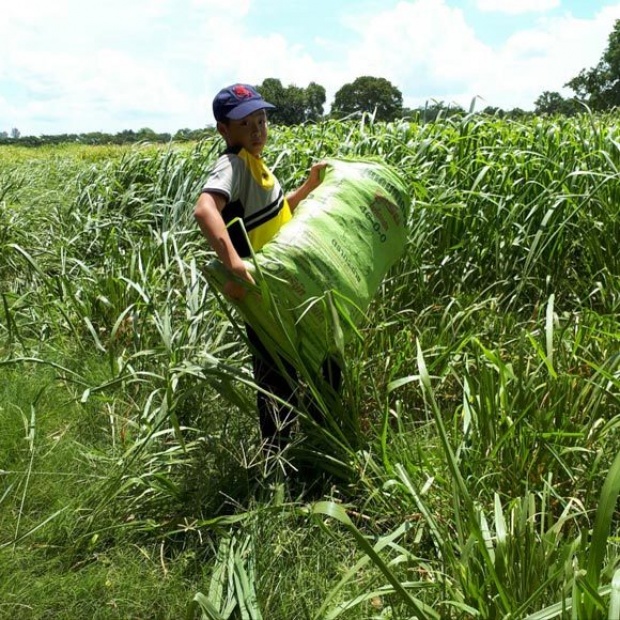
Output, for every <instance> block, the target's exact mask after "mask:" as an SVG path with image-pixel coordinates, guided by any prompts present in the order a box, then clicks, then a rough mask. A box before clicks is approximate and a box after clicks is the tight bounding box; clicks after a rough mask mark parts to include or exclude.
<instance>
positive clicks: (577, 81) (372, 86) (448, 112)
mask: <svg viewBox="0 0 620 620" xmlns="http://www.w3.org/2000/svg"><path fill="white" fill-rule="evenodd" d="M564 86H565V87H566V88H569V89H571V90H572V91H573V92H574V93H575V95H574V96H573V97H568V98H565V97H563V96H562V95H561V94H560V93H559V92H557V91H544V92H543V93H542V94H541V95H540V96H539V97H538V98H537V99H536V101H535V102H534V105H535V108H534V111H533V112H526V111H524V110H522V109H520V108H513V109H512V110H502V109H500V108H496V107H486V108H484V109H483V110H482V111H481V112H480V113H481V114H490V115H493V116H498V117H501V118H523V117H526V116H533V115H550V114H562V115H567V116H572V115H575V114H578V113H580V112H583V111H585V110H586V109H589V110H591V111H593V112H604V111H608V110H611V109H614V108H616V107H617V106H619V105H620V20H616V22H615V24H614V27H613V30H612V32H611V34H610V35H609V38H608V43H607V47H606V49H605V51H604V52H603V55H602V57H601V59H600V61H599V62H598V64H597V65H596V66H595V67H591V68H589V69H582V70H581V72H580V73H579V74H578V75H577V76H575V77H574V78H572V79H571V80H569V81H568V82H567V83H566V84H564ZM256 88H257V90H258V91H259V92H260V93H261V95H262V96H263V97H264V98H265V99H266V100H267V101H269V102H271V103H273V104H274V105H275V106H276V109H275V110H270V112H269V119H270V122H271V123H272V124H275V125H298V124H302V123H314V122H319V121H321V120H325V119H327V118H333V119H346V118H351V117H356V116H359V115H361V114H363V113H369V114H371V115H373V116H374V118H375V120H378V121H386V122H389V121H393V120H396V119H400V118H406V119H411V120H416V121H418V122H422V123H424V122H436V121H437V120H438V119H440V118H446V117H449V116H453V115H463V114H465V113H466V111H465V110H464V109H463V108H462V107H460V106H458V105H454V104H446V103H445V102H443V101H433V102H430V103H428V104H426V105H424V106H422V107H418V108H414V109H410V108H406V107H404V106H403V95H402V93H401V91H400V90H399V89H398V88H397V87H396V86H394V85H393V84H392V83H391V82H390V81H389V80H386V79H385V78H382V77H374V76H368V75H366V76H361V77H358V78H357V79H355V80H354V81H353V82H351V83H348V84H345V85H344V86H342V87H341V88H340V89H339V90H338V91H337V92H336V94H335V96H334V101H333V102H332V105H331V108H330V112H329V114H327V115H326V114H325V103H326V92H325V88H324V87H323V86H321V85H320V84H317V83H316V82H311V83H310V84H309V85H308V86H307V87H306V88H302V87H300V86H296V85H294V84H290V85H288V86H284V85H283V84H282V82H281V81H280V80H279V79H277V78H267V79H265V80H264V81H263V83H262V84H257V85H256ZM214 131H215V129H214V128H213V127H206V128H202V129H189V128H185V129H180V130H178V131H177V132H176V133H175V134H170V133H157V132H155V131H153V130H152V129H149V128H148V127H147V128H143V129H140V130H139V131H132V130H125V131H121V132H119V133H116V134H108V133H104V132H99V131H97V132H90V133H83V134H59V135H49V136H48V135H43V136H21V134H20V132H19V130H18V129H17V128H13V129H12V130H11V132H10V134H9V133H7V132H6V131H5V132H0V145H2V144H19V145H24V146H41V145H45V144H59V143H66V142H79V143H83V144H127V143H132V142H145V141H146V142H164V143H165V142H170V141H171V140H172V141H178V142H181V141H189V140H200V139H203V138H206V137H208V136H210V135H213V133H214Z"/></svg>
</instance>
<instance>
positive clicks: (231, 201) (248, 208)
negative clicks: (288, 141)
mask: <svg viewBox="0 0 620 620" xmlns="http://www.w3.org/2000/svg"><path fill="white" fill-rule="evenodd" d="M202 191H203V192H210V193H216V194H221V195H223V196H224V197H225V198H226V206H225V207H224V209H223V210H222V217H223V218H224V222H225V223H226V225H227V226H228V232H229V234H230V238H231V241H232V242H233V245H234V246H235V249H236V250H237V252H239V255H240V256H241V257H243V258H246V257H248V256H249V255H250V249H249V248H248V245H247V242H246V238H245V235H244V234H243V229H242V228H241V226H240V225H239V224H238V223H237V224H230V223H231V222H232V221H233V220H234V219H235V218H240V219H241V220H243V223H244V226H245V229H246V231H247V233H248V238H249V240H250V244H251V246H252V249H253V250H254V251H258V250H260V249H261V248H262V247H263V246H264V245H265V243H267V242H268V241H270V240H271V239H272V237H273V236H274V235H275V234H276V233H277V232H278V230H280V228H281V227H282V226H283V225H284V224H285V223H286V222H288V221H289V220H290V219H291V209H290V207H289V205H288V202H287V201H286V198H285V197H284V194H283V192H282V188H281V187H280V183H279V182H278V180H277V179H276V177H275V176H274V175H273V174H272V173H271V171H270V170H269V168H267V166H265V164H264V162H263V160H262V159H260V158H258V157H254V155H252V154H250V153H248V151H246V150H245V149H243V148H241V149H230V150H228V151H226V152H225V153H224V154H223V155H221V156H220V158H219V159H218V160H217V162H216V163H215V166H214V167H213V169H212V171H211V173H210V175H209V178H208V179H207V182H206V183H205V185H204V187H203V188H202Z"/></svg>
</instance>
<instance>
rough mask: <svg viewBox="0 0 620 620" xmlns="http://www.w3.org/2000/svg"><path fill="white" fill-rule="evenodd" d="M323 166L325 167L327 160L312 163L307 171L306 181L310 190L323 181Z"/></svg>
mask: <svg viewBox="0 0 620 620" xmlns="http://www.w3.org/2000/svg"><path fill="white" fill-rule="evenodd" d="M325 168H327V162H324V161H320V162H317V163H316V164H312V167H311V168H310V172H309V173H308V180H307V181H306V183H307V184H308V185H309V187H310V188H311V189H310V191H312V190H314V189H316V188H317V187H318V186H319V185H320V184H321V183H322V182H323V177H324V176H325V174H324V171H325Z"/></svg>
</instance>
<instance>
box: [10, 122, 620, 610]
mask: <svg viewBox="0 0 620 620" xmlns="http://www.w3.org/2000/svg"><path fill="white" fill-rule="evenodd" d="M617 127H618V118H617V117H616V116H589V115H583V116H580V117H576V118H571V119H565V118H548V119H540V118H539V119H532V120H527V121H524V122H515V121H505V120H504V121H502V120H499V119H494V118H490V117H484V116H480V115H470V116H466V117H464V118H459V119H457V118H450V119H446V120H445V121H443V122H439V123H433V124H424V125H418V124H415V123H409V122H405V121H402V122H396V123H391V124H383V123H375V122H373V120H372V119H371V118H370V117H364V118H363V119H362V120H361V121H357V122H347V123H337V122H327V123H324V124H319V125H315V126H307V127H296V128H273V129H272V132H271V138H270V144H269V147H268V151H267V152H266V154H265V156H266V159H267V160H268V163H269V165H270V166H272V167H273V169H274V171H275V172H276V174H277V175H278V177H279V179H280V181H281V183H282V185H283V186H284V187H285V188H293V187H294V186H296V185H297V184H298V183H299V182H300V181H301V180H302V179H303V178H304V177H305V175H306V173H307V170H308V169H309V167H310V165H311V163H312V161H314V160H316V159H320V158H323V157H360V156H361V157H366V156H373V157H380V158H382V159H383V160H385V161H386V162H388V163H390V164H392V165H394V166H396V167H397V168H398V169H399V171H400V173H401V175H402V177H403V179H404V180H405V182H406V184H407V187H408V188H409V189H410V195H411V199H412V201H413V209H412V215H411V221H410V222H409V237H408V243H407V251H406V253H405V256H404V257H403V259H402V260H401V261H400V262H399V263H398V265H397V266H396V267H395V268H393V269H392V271H391V272H390V274H389V276H388V278H387V279H386V280H385V282H384V284H383V285H382V287H381V289H380V291H379V292H378V294H377V296H376V298H375V300H374V302H373V305H372V307H371V310H370V312H369V316H368V321H367V322H366V323H365V324H364V325H363V326H362V327H361V332H362V334H363V336H364V338H363V340H361V341H355V342H352V343H350V344H349V345H348V349H347V365H346V368H345V381H344V389H343V410H344V411H346V414H347V417H348V418H349V419H350V420H352V421H353V422H354V424H352V425H350V426H348V427H347V428H348V429H349V430H348V434H347V435H346V437H345V438H344V439H343V437H344V435H343V437H341V436H340V435H337V434H336V433H335V432H334V429H331V430H328V429H321V428H318V427H316V426H313V425H311V424H305V423H304V420H305V418H304V415H303V411H302V412H301V420H302V426H303V427H304V429H305V432H304V433H300V434H299V440H298V445H296V446H293V449H294V450H297V454H299V455H306V458H307V466H306V468H305V470H304V476H303V477H301V476H299V475H297V476H296V475H291V476H289V477H286V476H285V477H283V476H278V475H276V473H277V464H276V465H274V464H273V463H270V462H265V461H264V459H263V457H262V452H261V449H260V445H259V436H258V423H257V419H256V413H255V410H254V404H253V403H254V397H255V387H254V386H253V384H252V379H251V373H250V369H249V354H248V349H247V347H246V345H245V343H244V342H243V341H242V340H241V338H240V336H239V332H238V330H237V329H236V327H235V322H234V321H232V322H231V317H230V316H229V315H228V314H227V313H226V312H225V308H223V307H222V306H221V305H220V304H218V303H217V300H216V298H215V295H214V294H213V291H211V290H210V289H209V287H208V286H207V284H206V282H205V280H204V277H203V275H202V266H203V265H204V264H205V262H206V261H208V260H209V259H210V258H211V256H212V255H211V254H210V252H209V251H208V248H207V246H206V243H205V241H204V240H203V239H202V238H201V237H200V235H199V231H198V229H197V227H196V225H195V223H194V221H193V218H192V209H193V204H194V202H195V200H196V197H197V195H198V192H199V189H200V187H201V184H202V182H203V181H204V178H205V174H206V171H207V170H208V168H209V165H210V164H211V163H212V162H213V161H214V159H215V157H216V156H217V154H218V151H219V148H220V146H221V145H220V144H219V143H217V142H203V143H199V144H186V145H178V146H175V145H173V146H171V147H155V146H149V145H140V146H137V147H136V146H134V147H131V148H129V147H105V148H103V147H84V146H79V145H70V146H66V147H55V148H45V149H19V148H16V147H2V148H1V149H0V296H1V300H0V301H1V303H0V483H1V486H0V617H2V618H11V619H14V620H17V619H21V618H24V619H26V618H28V619H31V618H35V619H44V618H45V619H47V618H54V619H67V620H69V619H71V620H76V619H82V618H84V619H89V620H90V619H95V618H96V619H102V618H106V619H108V618H119V619H130V618H131V619H138V618H139V619H155V618H157V619H178V618H188V619H189V618H202V619H209V620H213V619H225V618H242V619H245V618H250V619H258V618H264V619H265V620H293V619H297V618H299V619H313V620H324V619H328V618H329V619H335V618H341V619H343V620H345V619H347V618H350V619H353V618H354V619H362V618H363V619H376V620H379V619H382V620H387V619H410V618H420V619H421V618H429V619H433V618H441V619H444V618H446V619H450V620H452V619H461V618H480V619H498V618H505V619H508V618H513V619H519V620H520V619H523V618H529V619H530V620H544V619H549V618H571V619H574V618H576V619H582V618H583V619H587V620H591V619H592V620H593V619H597V618H600V619H602V618H611V619H614V620H615V619H617V618H620V572H618V575H616V571H617V569H618V568H619V567H620V548H619V540H620V539H619V538H618V513H617V510H616V504H617V497H618V492H619V490H620V456H619V454H620V453H619V450H618V447H619V445H620V443H619V439H620V438H619V428H618V427H619V424H620V402H619V394H620V390H619V387H620V324H619V322H618V312H619V310H620V279H619V276H620V253H619V252H618V239H619V238H620V172H619V167H620V132H619V130H618V129H617ZM232 318H233V319H234V318H235V315H234V314H233V315H232ZM351 429H353V431H351ZM274 469H275V471H276V473H274Z"/></svg>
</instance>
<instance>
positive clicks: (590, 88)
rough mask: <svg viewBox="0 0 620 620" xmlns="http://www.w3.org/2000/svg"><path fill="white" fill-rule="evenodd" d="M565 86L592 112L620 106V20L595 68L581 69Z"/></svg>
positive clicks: (617, 21) (616, 23)
mask: <svg viewBox="0 0 620 620" xmlns="http://www.w3.org/2000/svg"><path fill="white" fill-rule="evenodd" d="M565 86H568V87H569V88H570V89H571V90H573V91H574V92H575V93H576V94H577V97H578V98H579V99H581V100H583V101H584V102H585V103H586V104H587V105H588V106H589V107H590V109H592V110H597V111H603V110H609V109H611V108H613V107H616V106H619V105H620V19H617V20H616V21H615V23H614V28H613V30H612V32H611V34H610V35H609V38H608V41H607V48H606V49H605V51H604V52H603V56H602V57H601V59H600V61H599V63H598V64H597V65H596V67H592V68H590V69H582V70H581V72H580V73H579V75H578V76H577V77H574V78H573V79H572V80H570V81H569V82H567V83H566V84H565Z"/></svg>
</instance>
